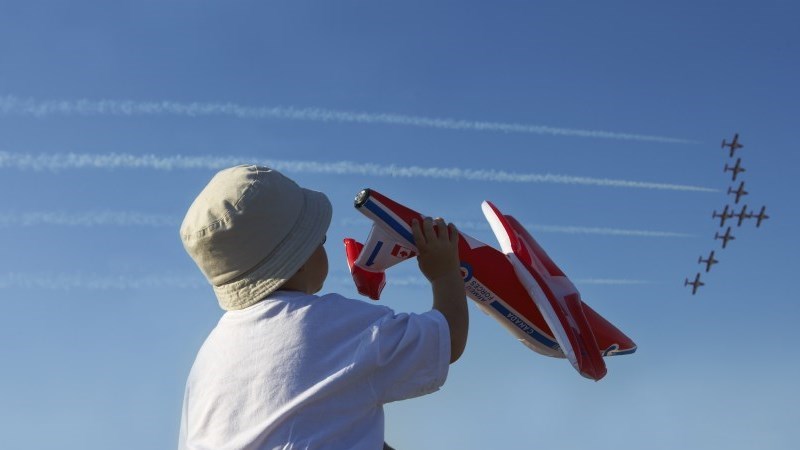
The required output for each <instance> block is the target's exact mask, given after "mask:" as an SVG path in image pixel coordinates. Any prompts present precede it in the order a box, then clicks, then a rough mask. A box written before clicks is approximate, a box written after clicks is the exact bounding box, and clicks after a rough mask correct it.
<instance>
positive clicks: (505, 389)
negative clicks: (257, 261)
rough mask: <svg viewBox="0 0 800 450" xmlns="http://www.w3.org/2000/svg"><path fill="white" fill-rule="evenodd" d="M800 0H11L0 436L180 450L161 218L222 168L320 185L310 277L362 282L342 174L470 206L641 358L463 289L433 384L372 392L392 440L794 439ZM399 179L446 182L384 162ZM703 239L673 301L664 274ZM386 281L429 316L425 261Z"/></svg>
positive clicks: (454, 211) (4, 115)
mask: <svg viewBox="0 0 800 450" xmlns="http://www.w3.org/2000/svg"><path fill="white" fill-rule="evenodd" d="M798 13H800V7H799V6H797V5H796V4H795V3H793V2H788V1H782V2H781V1H768V2H759V3H758V6H755V3H753V2H702V5H698V2H688V1H678V2H669V3H664V2H636V3H634V2H624V3H623V2H612V3H608V2H606V3H603V4H596V3H589V2H583V3H581V4H571V5H568V6H562V5H552V4H545V3H544V2H541V3H540V2H492V4H491V5H489V4H488V3H486V2H463V1H462V2H444V1H442V2H402V3H390V2H363V1H362V2H358V1H341V2H305V1H294V2H287V1H280V2H253V1H238V2H219V1H191V2H189V1H140V2H134V3H126V4H122V3H118V2H98V1H73V2H68V3H67V2H56V1H50V2H44V1H25V2H16V1H3V2H1V3H0V193H2V194H0V195H2V202H1V203H0V249H2V253H0V254H2V257H0V299H1V300H2V305H3V314H0V340H1V341H2V342H3V344H2V345H0V360H1V361H2V364H1V365H0V367H1V368H2V370H0V398H2V401H1V402H0V447H2V448H26V449H45V448H55V447H57V448H70V449H105V448H108V447H109V445H110V446H113V447H114V448H119V449H161V448H174V446H175V445H176V443H177V432H178V424H179V420H180V406H181V400H182V395H183V386H184V383H185V379H186V375H187V374H188V371H189V368H190V366H191V363H192V360H193V358H194V355H195V352H196V351H197V349H198V348H199V346H200V344H201V343H202V341H203V339H204V338H205V336H206V335H207V333H208V332H209V330H210V329H211V328H212V327H213V326H214V324H215V323H216V321H217V320H218V318H219V316H220V315H221V310H220V309H219V308H218V307H217V305H216V301H215V299H214V297H213V293H212V291H211V289H210V288H208V287H207V285H205V282H204V280H203V279H202V277H201V276H200V273H199V271H197V269H196V268H195V266H194V265H193V263H192V262H191V260H190V259H189V257H188V256H187V255H186V254H185V253H184V251H183V248H182V247H181V244H180V240H179V238H178V226H179V223H180V220H181V219H182V217H183V214H184V213H185V211H186V209H187V208H188V206H189V204H190V203H191V201H192V199H193V198H194V196H195V195H196V194H197V193H198V192H199V191H200V189H202V187H203V186H204V185H205V183H206V182H207V181H208V180H209V179H210V177H211V176H212V175H213V174H214V173H215V171H216V168H215V167H216V166H215V164H217V165H220V164H223V163H225V162H226V161H227V162H230V161H237V162H261V163H263V162H271V163H273V164H278V165H282V166H281V167H284V168H285V170H284V172H285V173H286V174H287V175H289V176H291V177H292V178H294V179H296V180H297V181H298V182H299V183H300V184H302V185H304V186H307V187H309V188H313V189H317V190H321V191H323V192H325V193H326V194H328V196H329V197H330V199H331V201H332V203H333V205H334V217H333V223H332V226H331V229H330V231H329V233H328V244H327V246H326V247H327V249H328V254H329V258H330V265H331V274H330V277H329V279H328V281H327V283H326V286H325V289H324V290H325V291H336V292H340V293H342V294H344V295H349V296H353V297H355V296H357V293H356V292H355V289H354V288H353V286H352V284H351V283H349V282H348V280H347V277H348V273H347V269H346V263H345V259H344V253H343V248H342V246H341V245H339V244H337V242H341V239H342V238H344V237H356V238H359V239H363V238H365V237H366V234H367V232H368V230H369V223H367V222H366V219H363V218H362V217H360V216H359V214H358V213H357V212H356V211H355V210H354V209H353V207H352V199H353V197H354V195H355V194H356V193H357V192H358V191H359V190H360V189H362V188H364V187H371V188H374V189H376V190H378V191H380V192H382V193H384V194H386V195H389V196H391V197H393V198H395V199H397V200H399V201H401V202H403V203H406V204H408V205H409V206H411V207H414V208H416V209H418V210H420V211H422V212H424V213H427V214H431V215H440V216H443V217H445V218H447V219H449V220H452V221H454V222H455V223H456V224H457V225H460V226H461V228H462V229H463V230H464V231H466V232H467V233H469V234H471V235H473V236H474V237H476V238H478V239H481V240H483V241H485V242H487V243H490V244H492V245H495V244H496V243H495V240H494V237H493V236H492V234H491V233H490V231H489V229H488V227H486V226H484V225H482V224H483V223H484V219H483V217H482V214H481V212H480V202H481V201H483V200H486V199H488V200H491V201H493V202H494V203H495V204H497V206H498V207H499V208H501V210H503V211H504V212H506V213H510V214H512V215H514V216H516V217H517V218H518V219H519V220H520V221H521V222H523V223H525V224H527V225H528V226H529V229H530V230H531V232H532V233H533V234H534V236H536V238H537V239H538V240H539V242H540V243H541V244H542V245H543V246H544V248H545V249H547V251H548V252H549V253H550V255H551V256H552V257H553V258H554V259H555V261H556V262H557V263H558V264H560V266H561V267H562V269H564V271H565V272H566V273H567V274H568V275H569V276H570V277H571V278H572V279H573V280H575V281H576V284H577V285H578V287H579V289H580V290H581V293H582V296H583V298H584V301H585V302H586V303H588V304H590V305H591V306H592V307H593V308H594V309H596V310H597V311H599V312H600V313H601V314H603V315H604V316H605V317H607V318H608V319H610V320H611V321H613V322H614V323H615V324H617V326H618V327H619V328H621V329H622V330H624V331H625V332H626V333H627V334H628V335H629V336H631V337H632V338H633V339H634V340H635V341H636V342H637V344H638V345H639V351H638V352H637V353H636V354H634V355H632V356H625V357H617V358H612V359H609V360H607V364H608V366H609V373H608V375H607V376H606V378H604V379H603V380H602V381H600V382H598V383H593V382H590V381H587V380H585V379H583V378H581V377H580V376H579V375H578V374H577V373H576V372H575V371H574V370H573V369H572V368H571V367H570V366H569V364H568V363H567V362H566V361H565V360H556V359H550V358H545V357H542V356H539V355H537V354H534V353H533V352H531V351H530V350H528V349H526V348H525V347H523V346H522V345H520V344H519V343H517V342H515V340H514V339H513V338H512V337H511V336H510V335H509V334H508V333H507V332H506V331H505V330H504V329H502V328H501V327H500V326H498V324H496V323H495V322H494V321H493V320H491V319H490V318H488V317H486V316H484V315H483V314H481V313H480V312H479V311H478V309H477V308H474V307H472V306H470V312H471V320H472V327H471V330H470V339H469V343H468V347H467V350H466V352H465V354H464V356H463V357H462V359H461V360H460V361H459V362H458V363H457V364H455V365H453V366H452V367H451V372H450V377H449V379H448V381H447V383H446V385H445V387H444V388H443V389H442V390H441V391H440V392H438V393H436V394H434V395H431V396H427V397H425V398H420V399H414V400H410V401H405V402H400V403H396V404H390V405H388V406H387V410H386V411H387V426H386V433H387V440H388V441H389V442H390V443H392V444H393V445H395V446H396V447H397V448H400V449H404V448H415V449H433V448H461V449H487V448H518V447H522V446H531V447H533V446H536V447H542V448H555V449H577V448H586V447H587V446H589V445H591V446H593V447H594V448H600V449H641V448H650V449H673V448H677V447H680V448H684V449H707V448H723V447H724V448H727V449H752V448H770V449H789V448H793V445H792V444H794V443H796V440H797V438H798V435H797V428H796V424H797V423H798V420H800V413H798V409H797V407H796V403H797V401H798V400H800V389H799V388H798V387H797V384H796V382H793V381H792V380H793V379H794V374H796V373H797V372H798V370H800V363H798V356H800V355H798V351H797V350H796V346H795V342H797V341H798V340H799V339H800V331H798V327H797V324H796V322H797V319H798V317H800V314H799V313H800V307H798V305H797V303H796V301H795V300H796V299H795V297H796V295H795V294H794V288H792V286H793V285H792V284H791V281H792V280H793V279H795V277H796V275H795V274H794V269H795V268H796V267H797V265H796V263H795V257H796V255H797V254H798V250H800V248H798V247H799V246H798V238H797V233H796V230H797V226H798V224H799V223H798V222H799V218H798V213H797V210H796V207H792V206H791V205H792V204H794V205H796V204H797V202H796V200H795V199H794V198H793V195H792V194H793V192H796V190H797V189H796V186H795V185H794V182H793V181H794V177H795V173H796V170H797V167H798V162H799V161H798V159H799V158H798V156H797V151H796V149H797V139H798V136H797V118H798V115H797V104H798V101H799V100H800V89H798V87H797V82H796V80H797V79H798V78H800V73H799V72H800V71H799V70H798V66H799V63H798V59H797V55H798V54H800V31H798V28H797V23H796V21H797V17H800V15H799V14H798ZM81 101H83V103H80V102H81ZM59 102H60V103H59ZM101 102H105V103H101ZM124 102H129V103H124ZM103 105H104V106H103ZM225 105H228V106H227V109H226V107H225ZM104 108H105V109H104ZM125 108H127V109H125ZM204 111H205V112H204ZM231 111H233V113H232V112H231ZM237 112H238V114H236V113H237ZM323 114H327V117H328V118H329V120H320V117H321V115H323ZM359 114H360V115H359ZM387 114H388V115H391V116H387ZM439 119H441V120H439ZM445 119H449V121H447V120H445ZM437 120H439V121H438V122H437ZM442 120H444V121H442ZM458 121H463V122H458ZM409 122H411V123H410V124H409ZM487 124H488V125H487ZM434 125H436V126H434ZM517 125H520V126H517ZM542 127H551V128H548V129H545V128H542ZM478 128H483V129H478ZM552 128H557V129H558V130H559V131H558V132H553V131H552ZM735 132H738V133H740V137H741V142H742V143H743V144H744V145H745V147H744V148H743V149H740V150H738V151H737V154H740V155H741V158H742V164H743V165H744V166H745V167H746V169H747V172H745V173H743V174H741V175H740V176H741V177H742V178H743V179H744V180H745V181H746V189H747V190H748V191H749V192H750V194H749V195H748V196H746V197H745V198H744V200H743V201H744V202H745V203H747V204H748V206H750V207H760V206H761V205H767V212H768V213H769V214H770V216H771V218H770V219H769V220H767V221H766V222H764V224H763V225H762V226H761V228H759V229H756V228H755V227H754V225H753V223H752V222H746V223H745V224H744V225H743V226H742V227H741V228H736V227H735V225H734V229H733V234H734V235H735V236H736V240H735V241H733V242H731V243H730V244H729V246H728V248H726V249H724V250H722V249H720V248H719V242H718V241H717V242H715V241H714V240H713V236H714V232H715V231H717V230H718V226H717V224H715V222H714V221H712V220H711V217H710V216H711V211H712V210H714V209H716V210H718V211H719V210H720V209H721V208H722V207H723V206H724V205H725V204H730V203H731V202H732V198H731V197H730V196H727V195H726V194H725V190H726V189H727V187H728V186H729V185H730V181H729V179H730V175H729V174H724V173H723V171H722V168H723V166H724V164H725V163H726V162H728V163H730V160H729V159H728V156H727V152H726V151H725V150H722V149H720V141H721V140H722V139H723V138H727V139H730V138H731V137H732V135H733V133H735ZM70 154H72V155H73V157H72V159H66V158H67V155H70ZM74 155H78V156H74ZM176 156H182V157H184V158H183V159H182V160H180V161H181V162H180V163H178V164H174V165H173V166H171V167H170V168H164V166H163V165H164V163H165V162H168V161H173V162H174V161H175V159H170V158H174V157H176ZM137 158H138V159H137ZM77 159H80V160H81V161H83V162H84V163H85V164H84V165H82V166H80V167H79V166H78V165H76V164H75V163H73V162H70V161H75V160H77ZM132 161H133V162H135V161H149V162H150V163H147V164H143V165H139V166H137V167H134V166H135V164H134V163H132ZM220 161H221V162H220ZM112 163H113V164H116V166H114V167H111V165H112ZM307 163H313V164H307ZM159 164H161V165H159ZM37 165H38V168H37V167H35V166H37ZM190 165H194V166H199V167H189V166H190ZM44 166H47V167H46V168H45V167H44ZM332 167H336V168H338V170H339V173H335V171H334V172H332ZM409 167H417V168H426V169H431V168H434V169H460V170H461V172H459V173H460V174H461V176H450V177H445V176H438V177H437V176H423V175H420V174H422V173H427V174H430V173H431V172H433V173H438V174H443V173H445V172H444V171H443V170H433V171H430V170H428V171H425V170H421V169H415V170H416V172H415V171H414V170H412V172H414V173H415V174H416V175H415V176H412V177H401V176H396V175H397V174H398V173H399V172H400V171H401V170H402V169H407V168H409ZM469 174H472V175H473V179H471V178H470V176H469ZM498 174H512V175H521V176H523V177H522V178H524V176H526V175H528V178H527V181H525V180H523V181H519V180H517V181H503V180H501V179H500V178H502V177H501V176H500V175H498ZM545 174H557V175H563V176H564V177H563V178H561V180H562V181H563V182H559V183H553V182H546V181H542V180H540V178H539V177H538V176H539V175H545ZM475 176H481V177H483V179H482V180H476V179H474V178H475ZM517 178H520V177H517ZM585 179H591V180H590V181H589V182H586V181H585ZM592 180H594V181H592ZM596 180H617V181H622V182H636V183H632V186H629V187H619V186H613V185H614V184H617V185H618V184H621V183H619V182H617V181H615V182H608V181H596ZM648 183H649V184H648ZM622 184H624V183H622ZM628 184H629V185H630V184H631V183H628ZM651 184H659V185H669V186H652V185H651ZM714 249H716V255H717V257H718V259H719V260H720V263H719V264H718V265H716V266H714V268H713V269H712V271H711V272H710V273H709V274H704V275H703V279H704V281H706V283H707V284H706V286H704V287H702V288H701V289H700V291H699V293H698V295H696V296H691V295H690V293H689V291H688V288H685V287H683V286H682V284H683V279H684V278H685V277H690V276H694V274H695V273H696V272H697V271H698V270H700V269H701V267H700V266H699V265H698V264H697V263H696V262H697V258H698V257H699V256H700V255H707V254H708V252H709V251H711V250H714ZM388 277H389V283H388V284H389V285H388V286H387V288H386V290H385V291H384V298H383V299H382V300H381V302H383V303H385V304H387V305H389V306H391V307H392V308H395V309H396V310H398V311H416V312H419V311H425V310H427V309H428V308H429V307H430V294H429V291H428V288H427V287H426V286H425V285H424V284H423V283H420V282H419V281H420V280H421V277H420V276H419V275H418V272H417V269H416V266H415V264H413V263H406V264H403V265H400V266H398V267H396V268H393V270H392V271H390V272H389V273H388ZM393 279H394V280H396V281H395V283H394V284H393V283H392V280H393Z"/></svg>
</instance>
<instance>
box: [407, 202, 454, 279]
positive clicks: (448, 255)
mask: <svg viewBox="0 0 800 450" xmlns="http://www.w3.org/2000/svg"><path fill="white" fill-rule="evenodd" d="M435 223H436V229H434V227H433V225H434V220H431V218H430V217H426V218H425V220H424V221H423V223H422V226H420V223H419V221H418V220H416V219H413V220H412V221H411V230H412V231H413V233H414V241H415V242H416V245H417V250H418V251H419V255H418V256H417V262H418V263H419V270H420V271H421V272H422V274H423V275H425V278H427V279H428V281H431V282H432V281H434V280H436V279H439V278H441V277H442V276H447V275H453V274H455V275H457V276H458V277H459V278H461V269H460V262H459V260H458V230H456V226H455V225H453V224H452V223H451V224H449V225H448V224H445V221H444V220H443V219H442V218H437V219H436V220H435Z"/></svg>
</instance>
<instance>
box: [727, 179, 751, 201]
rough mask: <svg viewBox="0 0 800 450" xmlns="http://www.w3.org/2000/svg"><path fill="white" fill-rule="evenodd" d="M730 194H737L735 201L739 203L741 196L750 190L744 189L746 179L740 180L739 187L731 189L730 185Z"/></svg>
mask: <svg viewBox="0 0 800 450" xmlns="http://www.w3.org/2000/svg"><path fill="white" fill-rule="evenodd" d="M728 194H734V195H736V202H735V203H739V198H741V196H743V195H747V194H748V192H747V191H745V190H744V181H740V182H739V187H738V188H737V189H731V188H730V187H728Z"/></svg>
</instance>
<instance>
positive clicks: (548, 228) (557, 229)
mask: <svg viewBox="0 0 800 450" xmlns="http://www.w3.org/2000/svg"><path fill="white" fill-rule="evenodd" d="M456 225H457V226H458V227H459V228H461V229H462V230H481V231H483V230H490V229H491V227H489V224H488V223H481V222H463V223H462V222H458V223H456ZM522 226H524V227H525V228H527V229H529V230H534V231H539V232H542V233H565V234H599V235H605V236H630V237H657V238H695V237H697V236H696V235H694V234H687V233H678V232H674V231H653V230H629V229H621V228H600V227H578V226H572V225H540V224H531V223H525V224H522Z"/></svg>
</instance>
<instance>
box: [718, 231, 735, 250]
mask: <svg viewBox="0 0 800 450" xmlns="http://www.w3.org/2000/svg"><path fill="white" fill-rule="evenodd" d="M714 239H715V240H716V239H721V240H722V248H725V247H726V246H727V245H728V241H732V240H734V239H736V237H734V236H733V235H732V234H731V227H728V229H727V230H725V234H723V235H721V236H720V234H719V233H714Z"/></svg>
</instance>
